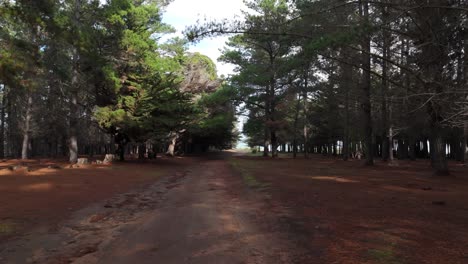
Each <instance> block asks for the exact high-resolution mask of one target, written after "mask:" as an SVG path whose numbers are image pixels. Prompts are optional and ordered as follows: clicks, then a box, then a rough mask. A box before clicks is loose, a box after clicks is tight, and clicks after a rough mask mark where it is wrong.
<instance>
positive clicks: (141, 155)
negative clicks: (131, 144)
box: [138, 143, 146, 159]
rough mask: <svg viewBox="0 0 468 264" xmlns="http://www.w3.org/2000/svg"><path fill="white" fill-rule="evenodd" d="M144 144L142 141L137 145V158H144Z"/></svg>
mask: <svg viewBox="0 0 468 264" xmlns="http://www.w3.org/2000/svg"><path fill="white" fill-rule="evenodd" d="M145 153H146V145H145V144H144V143H142V144H139V145H138V159H145Z"/></svg>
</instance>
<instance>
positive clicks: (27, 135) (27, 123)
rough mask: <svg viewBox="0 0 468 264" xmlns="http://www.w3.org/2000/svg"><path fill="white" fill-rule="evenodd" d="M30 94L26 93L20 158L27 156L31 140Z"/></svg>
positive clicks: (31, 101) (31, 100)
mask: <svg viewBox="0 0 468 264" xmlns="http://www.w3.org/2000/svg"><path fill="white" fill-rule="evenodd" d="M32 103H33V99H32V95H31V93H29V94H28V99H27V103H26V113H25V117H24V128H23V144H22V145H21V146H22V147H21V159H28V157H29V144H30V140H31V119H32Z"/></svg>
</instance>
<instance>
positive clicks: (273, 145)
mask: <svg viewBox="0 0 468 264" xmlns="http://www.w3.org/2000/svg"><path fill="white" fill-rule="evenodd" d="M270 134H271V135H270V136H271V157H273V158H276V157H278V149H277V148H278V138H277V137H276V131H274V130H273V131H271V133H270Z"/></svg>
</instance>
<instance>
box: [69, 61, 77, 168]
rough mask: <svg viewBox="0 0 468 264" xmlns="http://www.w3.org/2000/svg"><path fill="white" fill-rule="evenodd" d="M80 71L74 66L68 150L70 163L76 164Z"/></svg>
mask: <svg viewBox="0 0 468 264" xmlns="http://www.w3.org/2000/svg"><path fill="white" fill-rule="evenodd" d="M77 86H78V69H77V65H76V66H74V69H73V76H72V89H73V91H72V93H71V100H70V120H69V136H68V149H69V161H70V163H76V162H77V160H78V137H77V130H78V87H77Z"/></svg>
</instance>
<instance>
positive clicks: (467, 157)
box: [462, 121, 468, 164]
mask: <svg viewBox="0 0 468 264" xmlns="http://www.w3.org/2000/svg"><path fill="white" fill-rule="evenodd" d="M467 141H468V121H466V122H465V124H464V126H463V140H462V151H463V162H464V163H465V164H468V148H467V147H466V145H467V143H468V142H467Z"/></svg>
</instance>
